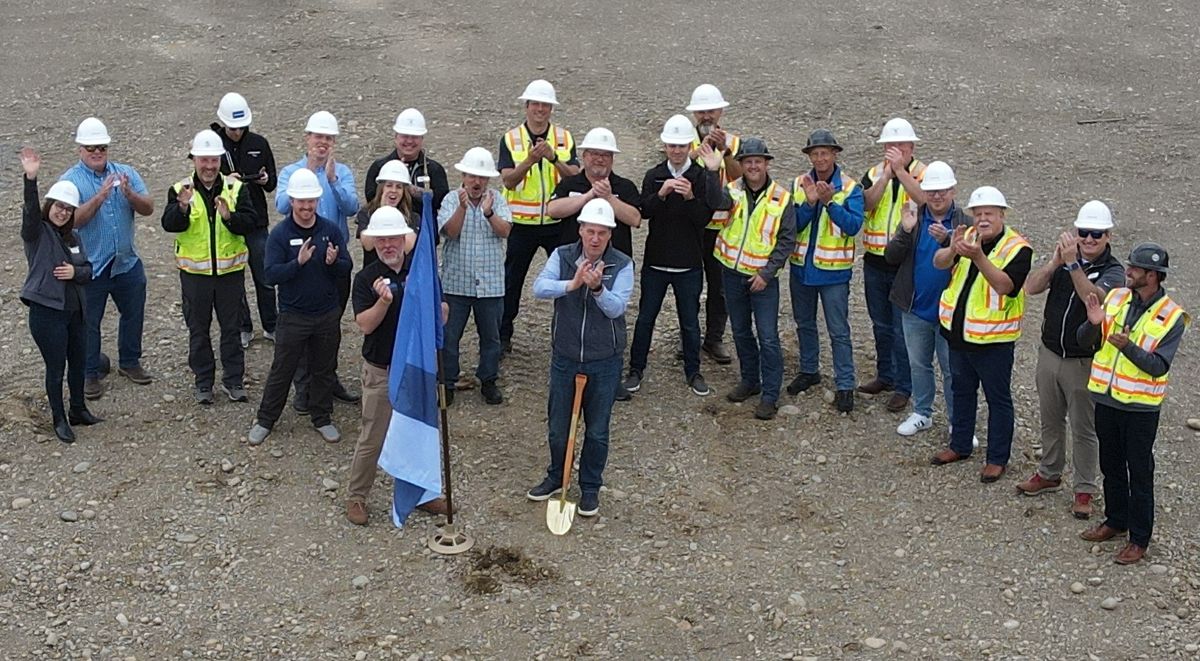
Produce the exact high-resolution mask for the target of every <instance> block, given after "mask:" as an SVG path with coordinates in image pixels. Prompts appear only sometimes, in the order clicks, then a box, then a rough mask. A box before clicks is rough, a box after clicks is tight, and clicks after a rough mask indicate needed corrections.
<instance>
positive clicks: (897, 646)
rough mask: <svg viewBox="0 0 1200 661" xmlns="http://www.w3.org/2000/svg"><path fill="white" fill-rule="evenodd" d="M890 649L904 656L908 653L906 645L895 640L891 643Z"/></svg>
mask: <svg viewBox="0 0 1200 661" xmlns="http://www.w3.org/2000/svg"><path fill="white" fill-rule="evenodd" d="M892 649H894V650H896V651H897V652H900V653H901V654H904V653H905V652H908V643H905V642H901V641H899V640H897V641H896V642H894V643H892Z"/></svg>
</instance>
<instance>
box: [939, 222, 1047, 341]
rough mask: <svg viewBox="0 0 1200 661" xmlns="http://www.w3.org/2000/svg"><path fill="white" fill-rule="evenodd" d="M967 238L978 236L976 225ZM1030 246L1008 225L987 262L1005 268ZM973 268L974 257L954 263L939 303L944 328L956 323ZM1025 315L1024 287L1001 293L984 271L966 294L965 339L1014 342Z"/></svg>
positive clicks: (961, 258)
mask: <svg viewBox="0 0 1200 661" xmlns="http://www.w3.org/2000/svg"><path fill="white" fill-rule="evenodd" d="M966 238H967V240H968V241H971V240H974V239H975V238H976V231H975V228H974V227H968V228H967V234H966ZM1027 247H1029V242H1028V241H1026V240H1025V239H1024V238H1022V237H1021V235H1020V234H1017V233H1016V232H1014V231H1013V229H1012V228H1011V227H1008V226H1007V225H1006V226H1005V227H1004V233H1003V234H1001V235H1000V239H999V240H997V241H996V245H995V246H994V247H993V248H992V251H991V253H989V254H988V261H990V262H991V263H992V264H995V265H996V268H998V269H1003V268H1004V267H1006V266H1008V264H1009V263H1010V262H1012V260H1013V258H1014V257H1016V256H1017V253H1018V252H1020V250H1021V249H1022V248H1027ZM970 270H971V260H969V259H967V258H965V257H959V258H957V260H956V261H955V262H954V270H953V271H952V272H951V274H950V284H949V285H947V286H946V289H945V290H944V291H942V299H941V301H940V302H939V303H938V318H939V319H940V320H941V322H942V327H943V328H945V329H946V330H951V326H952V325H953V322H954V307H955V306H956V305H957V304H958V297H959V296H960V295H961V294H962V290H963V286H964V285H965V284H966V282H967V273H968V272H969V271H970ZM1024 314H1025V288H1024V287H1022V288H1021V289H1019V290H1017V292H1016V295H1015V296H1011V295H1010V296H1001V295H1000V294H998V293H996V290H995V289H992V286H991V285H990V284H988V281H987V278H985V277H983V274H982V273H979V274H977V275H976V276H975V283H974V284H973V285H971V291H970V292H969V293H968V294H967V309H966V313H965V314H964V316H963V339H964V340H966V341H967V342H970V343H972V344H998V343H1001V342H1015V341H1016V339H1017V338H1019V337H1021V317H1022V316H1023V315H1024Z"/></svg>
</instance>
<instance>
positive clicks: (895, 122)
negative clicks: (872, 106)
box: [875, 117, 921, 144]
mask: <svg viewBox="0 0 1200 661" xmlns="http://www.w3.org/2000/svg"><path fill="white" fill-rule="evenodd" d="M920 141H921V139H920V138H918V137H917V134H916V132H915V131H913V127H912V124H909V123H908V120H907V119H901V118H899V117H896V118H894V119H889V120H888V121H887V124H884V125H883V130H882V131H880V132H879V139H878V140H876V141H875V142H876V143H877V144H887V143H889V142H920Z"/></svg>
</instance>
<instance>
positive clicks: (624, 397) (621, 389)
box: [613, 383, 633, 402]
mask: <svg viewBox="0 0 1200 661" xmlns="http://www.w3.org/2000/svg"><path fill="white" fill-rule="evenodd" d="M613 399H615V400H617V401H618V402H628V401H629V400H631V399H633V393H631V392H629V391H628V390H626V389H625V384H623V383H618V384H617V395H616V397H613Z"/></svg>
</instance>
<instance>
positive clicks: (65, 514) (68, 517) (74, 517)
mask: <svg viewBox="0 0 1200 661" xmlns="http://www.w3.org/2000/svg"><path fill="white" fill-rule="evenodd" d="M58 518H60V519H62V520H63V521H66V522H67V523H75V522H76V521H78V520H79V512H76V511H75V510H63V511H61V512H59V513H58Z"/></svg>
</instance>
